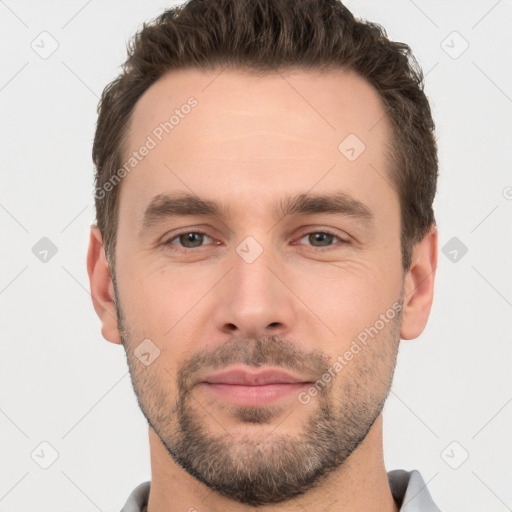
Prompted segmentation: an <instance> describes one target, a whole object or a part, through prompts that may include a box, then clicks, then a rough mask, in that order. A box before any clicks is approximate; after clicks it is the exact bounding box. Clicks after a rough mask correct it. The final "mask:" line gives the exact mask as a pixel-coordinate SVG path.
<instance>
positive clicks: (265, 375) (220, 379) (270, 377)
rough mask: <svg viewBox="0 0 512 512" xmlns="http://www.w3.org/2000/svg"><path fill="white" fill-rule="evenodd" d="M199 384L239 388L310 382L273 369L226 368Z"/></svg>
mask: <svg viewBox="0 0 512 512" xmlns="http://www.w3.org/2000/svg"><path fill="white" fill-rule="evenodd" d="M201 382H205V383H209V384H236V385H239V386H265V385H269V384H306V383H308V384H309V383H311V382H312V381H311V380H309V379H308V378H305V377H301V376H296V375H292V374H291V373H288V372H285V371H283V370H277V369H274V368H264V369H262V370H259V371H248V370H246V369H243V368H228V369H227V370H223V371H221V372H217V373H214V374H212V375H208V376H207V377H205V378H204V379H202V380H201Z"/></svg>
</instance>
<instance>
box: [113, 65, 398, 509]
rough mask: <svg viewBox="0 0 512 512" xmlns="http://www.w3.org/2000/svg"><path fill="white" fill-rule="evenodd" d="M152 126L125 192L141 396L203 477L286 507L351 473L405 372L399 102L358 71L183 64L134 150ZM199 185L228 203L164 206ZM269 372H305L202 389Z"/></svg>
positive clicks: (119, 279)
mask: <svg viewBox="0 0 512 512" xmlns="http://www.w3.org/2000/svg"><path fill="white" fill-rule="evenodd" d="M190 97H193V98H195V100H196V101H197V104H196V105H195V106H194V107H193V108H182V106H183V105H186V104H187V100H188V99H189V98H190ZM176 109H178V110H179V113H178V114H176V115H177V116H178V117H179V121H178V122H176V118H175V119H174V121H173V124H174V126H173V128H172V130H169V128H168V127H167V129H168V130H169V133H168V134H166V133H165V131H163V132H162V128H161V129H160V130H158V127H159V126H160V123H162V122H165V121H168V120H169V117H170V116H171V115H172V114H173V113H174V112H175V110H176ZM186 112H188V113H186ZM155 130H156V131H155ZM155 134H158V136H157V135H155ZM148 136H150V137H151V138H152V139H153V141H154V142H155V143H156V146H155V147H151V149H150V150H149V152H148V154H147V156H145V157H144V158H143V159H142V160H141V161H140V163H138V164H137V166H136V167H135V168H134V169H133V170H132V171H131V172H130V173H129V175H128V176H127V177H126V178H125V179H124V181H123V183H122V187H121V191H120V197H119V201H120V203H119V228H118V239H117V247H116V269H115V277H116V304H117V311H118V315H120V317H121V319H120V320H121V323H120V328H121V333H122V338H123V343H124V345H125V349H126V353H127V358H128V364H129V368H130V372H131V377H132V380H133V385H134V389H135V392H136V394H137V397H138V400H139V403H140V406H141V408H142V410H143V412H144V414H145V416H146V418H147V420H148V422H149V424H150V426H151V427H152V428H153V429H154V431H155V432H156V433H157V435H158V436H159V438H160V440H161V442H162V444H163V445H164V446H165V447H166V449H167V451H168V452H169V454H170V456H172V458H173V459H174V461H175V462H176V463H177V464H179V465H180V466H181V467H183V468H184V469H185V470H186V471H188V472H189V473H190V474H191V475H193V476H194V477H195V478H196V479H198V480H200V481H201V482H203V483H204V484H206V485H207V486H209V487H211V488H212V489H215V490H216V491H217V492H219V493H221V494H224V495H225V496H228V497H230V498H232V499H234V500H237V501H239V502H243V503H249V504H252V505H261V504H264V503H277V502H280V501H284V500H286V499H289V498H290V497H293V496H296V495H299V494H301V493H303V492H304V491H306V490H307V489H309V488H311V487H312V486H313V485H314V484H315V483H317V482H318V481H319V480H320V478H321V477H322V476H326V475H328V474H329V473H330V472H332V471H333V470H335V469H336V468H338V467H340V465H341V464H342V463H343V462H344V461H345V460H346V459H347V457H349V455H350V454H351V453H352V452H353V451H354V449H356V448H357V446H358V445H359V443H360V442H361V441H362V440H363V439H364V438H365V436H366V434H367V433H368V431H369V429H370V428H371V427H372V425H373V423H374V421H375V420H376V418H377V417H378V416H379V414H380V412H381V409H382V406H383V403H384V400H385V398H386V396H387V393H388V390H389V386H390V383H391V379H392V374H393V370H394V364H395V358H396V353H397V349H398V343H399V333H400V314H399V311H400V307H401V303H402V302H401V301H402V297H403V296H402V291H403V283H404V281H403V273H402V265H401V250H400V249H401V248H400V206H399V199H398V196H397V193H396V191H395V190H394V189H393V187H392V186H391V185H390V180H389V177H388V176H389V174H388V170H389V169H388V167H387V163H386V157H385V154H386V153H385V152H386V144H387V143H388V142H389V137H390V131H389V124H388V122H387V119H386V118H385V117H384V110H383V108H382V105H381V103H380V100H379V98H378V96H377V94H376V93H375V91H374V90H373V89H372V88H371V87H370V86H369V85H368V84H367V83H366V82H365V81H363V80H362V79H360V78H358V77H357V76H356V75H354V74H352V73H348V72H343V71H336V72H329V73H327V74H323V75H322V74H320V73H318V72H311V71H295V72H293V73H290V72H288V73H284V74H282V75H280V74H272V75H268V76H265V77H259V78H255V77H252V76H249V75H246V74H243V73H241V72H237V71H224V72H222V73H220V74H219V71H217V72H211V73H208V74H206V73H200V72H198V71H193V70H187V71H180V72H177V73H171V74H168V75H166V76H164V77H163V78H162V79H160V80H159V81H158V82H157V83H156V84H154V85H153V86H152V87H151V88H150V89H149V90H148V91H147V92H146V93H145V94H144V96H143V97H142V98H141V99H140V100H139V102H138V103H137V105H136V108H135V111H134V114H133V117H132V121H131V131H130V133H129V137H128V151H127V157H128V156H129V155H131V153H132V152H133V151H137V150H139V148H140V147H141V146H142V145H144V144H146V143H147V141H148ZM347 137H348V139H347ZM159 138H161V139H162V140H159ZM340 144H341V146H340ZM363 144H364V146H363ZM149 145H150V146H153V144H152V143H150V144H149ZM361 151H362V152H361ZM185 194H186V195H189V196H190V197H189V199H190V198H192V199H195V200H198V199H200V200H203V201H208V202H210V206H211V204H212V203H218V206H219V211H218V212H216V214H215V215H211V214H208V211H207V210H206V209H204V208H203V209H200V208H199V209H198V208H197V207H196V208H195V209H190V208H191V207H192V206H194V205H193V204H192V202H193V201H190V200H189V201H188V203H184V202H183V201H181V202H179V203H176V202H175V203H172V202H171V201H168V200H166V199H165V197H166V196H169V197H172V198H173V199H174V200H176V199H179V198H180V196H182V195H185ZM303 195H304V196H315V197H318V196H329V197H330V198H331V201H330V202H329V201H325V200H324V201H320V200H318V201H314V200H311V199H310V200H304V199H305V197H303ZM157 196H159V197H157ZM301 196H302V197H301ZM335 196H337V197H338V201H337V202H335V201H334V197H335ZM297 198H298V199H297ZM301 199H302V201H301ZM333 204H335V205H337V207H336V208H333V207H332V205H333ZM178 206H179V208H178ZM185 207H186V208H185ZM187 208H189V209H190V210H187ZM185 210H187V211H189V213H188V214H187V213H186V212H185ZM173 212H174V215H171V213H173ZM177 213H179V214H177ZM283 214H285V215H284V216H283ZM148 339H149V340H151V342H148V341H145V342H144V344H143V345H140V344H141V343H142V342H143V340H148ZM363 340H364V341H363ZM138 347H139V349H138ZM155 347H157V348H158V350H159V351H160V354H159V356H158V357H156V359H154V360H153V361H152V362H151V364H149V365H146V364H144V362H146V363H147V362H148V361H150V360H152V359H153V358H154V357H155V356H156V355H157V354H158V351H157V349H156V348H155ZM140 352H146V353H147V354H149V355H145V356H142V357H141V359H142V361H141V360H140V359H139V358H138V357H137V355H139V356H140ZM350 354H352V355H350ZM336 362H338V364H336ZM264 367H270V368H272V369H280V370H284V371H287V372H288V373H290V374H292V375H293V376H295V377H297V378H298V380H299V383H298V384H294V385H292V384H281V385H280V386H278V385H276V384H274V385H270V384H269V385H266V386H256V385H253V386H241V385H238V386H237V385H235V384H226V383H224V384H218V383H217V384H212V383H208V382H206V381H207V380H208V379H209V378H210V379H211V376H212V375H213V374H214V373H218V372H220V371H223V370H225V369H228V368H238V369H245V370H247V371H249V372H250V373H253V374H255V373H259V372H260V371H261V370H262V369H263V368H264ZM329 375H330V377H329ZM212 380H213V379H212ZM317 381H320V384H318V383H317V384H316V386H315V385H314V384H312V383H316V382H317ZM312 388H314V389H316V392H315V391H311V390H312Z"/></svg>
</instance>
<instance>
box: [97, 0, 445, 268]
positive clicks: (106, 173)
mask: <svg viewBox="0 0 512 512" xmlns="http://www.w3.org/2000/svg"><path fill="white" fill-rule="evenodd" d="M226 67H229V68H233V69H240V70H242V69H243V70H249V71H253V72H255V73H260V74H261V73H267V72H272V71H280V70H285V69H287V68H301V69H305V70H307V69H312V70H329V69H336V68H338V69H339V68H343V69H348V70H352V71H354V72H356V73H357V74H358V75H359V76H360V77H362V78H363V79H365V80H366V81H367V82H368V83H370V84H371V85H372V86H373V87H374V89H375V90H376V91H377V93H378V94H379V96H380V98H381V101H382V103H383V106H384V109H385V112H386V115H387V116H388V119H389V121H390V123H391V127H392V140H391V141H390V144H391V154H390V155H389V156H390V169H389V178H390V180H391V183H392V184H393V186H394V188H395V189H396V191H397V193H398V196H399V199H400V208H401V246H402V266H403V269H404V272H405V271H406V270H408V269H409V267H410V264H411V257H412V248H413V246H414V244H415V243H417V242H419V241H420V240H421V239H422V238H423V237H424V236H425V235H426V234H427V232H428V231H429V228H430V227H431V226H432V225H433V224H435V219H434V212H433V208H432V203H433V201H434V196H435V193H436V183H437V172H438V170H437V169H438V161H437V145H436V140H435V136H434V122H433V120H432V114H431V111H430V106H429V102H428V99H427V97H426V96H425V93H424V91H423V74H422V71H421V69H420V67H419V65H418V63H417V62H416V60H415V58H414V56H413V55H412V53H411V49H410V48H409V46H407V45H406V44H403V43H399V42H393V41H390V40H389V39H388V38H387V36H386V32H385V30H384V29H383V28H382V27H381V26H379V25H377V24H375V23H370V22H368V21H363V20H357V19H355V18H354V16H353V15H352V13H351V12H350V11H349V10H348V9H347V8H346V7H345V6H344V5H343V4H342V3H341V2H340V1H338V0H190V1H189V2H187V3H186V4H183V5H179V6H176V7H173V8H170V9H168V10H166V11H164V12H163V13H162V14H161V15H160V16H158V17H157V18H156V19H155V20H154V21H152V22H151V23H144V24H143V28H142V29H141V30H140V31H139V32H138V33H137V34H136V35H135V36H134V38H133V39H132V40H131V41H130V44H129V46H128V58H127V60H126V62H125V63H124V65H123V71H122V73H121V74H120V75H119V77H118V78H116V79H115V80H114V81H113V82H111V83H110V84H109V85H108V86H107V87H106V88H105V90H104V91H103V94H102V97H101V100H100V104H99V106H98V122H97V127H96V134H95V138H94V145H93V150H92V155H93V161H94V164H95V166H96V176H95V187H96V194H95V203H96V218H97V225H98V228H99V230H100V232H101V234H102V237H103V243H104V246H105V252H106V255H107V261H108V262H109V265H110V266H111V270H114V264H115V246H116V234H117V225H118V197H119V187H116V186H114V187H109V189H111V190H109V193H108V194H105V190H107V188H106V184H107V183H109V181H110V183H111V184H112V178H113V177H116V172H117V171H118V170H119V169H120V168H121V166H122V165H123V154H124V152H125V149H126V148H125V145H126V135H127V128H128V125H129V121H130V118H131V115H132V112H133V109H134V106H135V104H136V103H137V101H138V99H139V98H140V97H141V96H142V94H143V93H144V92H145V91H146V90H147V89H148V88H149V87H150V86H151V85H152V84H154V83H155V82H156V81H157V80H158V79H159V78H160V77H162V75H163V74H164V73H166V72H168V71H171V70H178V69H185V68H193V69H197V70H199V71H207V70H214V69H222V68H226ZM340 142H341V141H340Z"/></svg>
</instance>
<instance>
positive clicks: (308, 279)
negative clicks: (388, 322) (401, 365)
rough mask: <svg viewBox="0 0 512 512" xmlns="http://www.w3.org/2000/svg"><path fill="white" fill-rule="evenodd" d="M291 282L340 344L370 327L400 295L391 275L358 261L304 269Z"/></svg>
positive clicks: (375, 266) (372, 265)
mask: <svg viewBox="0 0 512 512" xmlns="http://www.w3.org/2000/svg"><path fill="white" fill-rule="evenodd" d="M294 282H295V283H296V285H295V286H296V288H295V290H296V293H297V295H298V296H299V297H300V298H301V299H302V301H303V302H304V303H305V304H306V305H307V306H308V308H309V309H310V310H311V311H312V312H313V313H314V314H316V315H318V317H319V318H320V319H321V320H322V321H323V322H324V323H325V324H326V325H327V326H329V327H330V328H331V330H332V331H334V333H335V337H336V339H337V340H340V341H342V342H343V341H349V340H350V339H352V337H353V336H355V335H357V334H358V332H359V331H361V330H362V329H364V328H365V327H368V326H369V325H372V324H373V323H374V322H375V321H376V320H377V319H379V315H381V314H382V313H385V311H386V310H387V309H388V308H390V307H391V306H392V304H393V303H394V301H395V300H396V299H397V298H398V295H399V292H398V291H397V281H396V280H395V279H394V277H393V275H392V274H391V273H390V272H383V271H382V269H381V268H379V266H378V265H375V264H372V263H371V262H368V261H365V262H363V261H361V260H359V261H357V260H353V261H350V260H346V261H343V262H335V263H334V262H333V263H323V264H321V265H316V266H314V267H313V266H311V267H310V268H309V269H308V268H306V267H304V268H302V270H301V272H300V274H299V273H297V275H296V276H295V279H294ZM395 295H396V296H395Z"/></svg>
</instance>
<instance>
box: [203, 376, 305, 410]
mask: <svg viewBox="0 0 512 512" xmlns="http://www.w3.org/2000/svg"><path fill="white" fill-rule="evenodd" d="M202 384H205V385H206V388H207V389H209V390H210V391H211V392H213V393H214V394H216V395H218V396H220V397H222V398H224V399H226V400H229V401H230V402H231V403H233V404H235V405H245V406H252V407H258V406H265V405H268V404H271V403H273V402H276V401H277V400H279V399H281V398H284V397H287V396H290V395H292V394H294V393H299V392H300V391H301V390H302V389H304V388H306V387H308V386H309V385H310V384H309V383H307V382H298V383H293V384H292V383H290V384H265V385H261V386H243V385H239V384H213V383H210V382H203V383H202Z"/></svg>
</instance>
